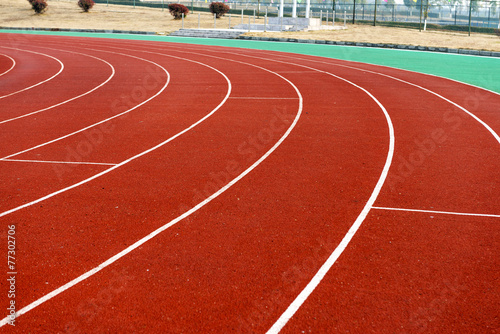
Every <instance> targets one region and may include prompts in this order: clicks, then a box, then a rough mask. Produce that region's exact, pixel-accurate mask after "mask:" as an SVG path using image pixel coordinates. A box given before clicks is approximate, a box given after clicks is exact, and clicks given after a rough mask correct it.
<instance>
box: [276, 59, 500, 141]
mask: <svg viewBox="0 0 500 334" xmlns="http://www.w3.org/2000/svg"><path fill="white" fill-rule="evenodd" d="M283 57H284V58H291V59H294V60H303V61H308V62H309V61H310V62H314V63H320V64H325V65H332V66H339V67H345V68H349V69H353V70H357V71H362V72H366V73H372V74H377V75H380V76H384V77H387V78H390V79H393V80H396V81H399V82H402V83H405V84H408V85H411V86H414V87H417V88H419V89H421V90H424V91H426V92H428V93H430V94H432V95H435V96H437V97H438V98H440V99H442V100H444V101H446V102H448V103H450V104H452V105H454V106H455V107H457V108H459V109H461V110H462V111H463V112H465V113H466V114H468V115H469V116H471V117H472V118H474V119H475V120H476V121H477V122H479V123H480V124H481V125H482V126H484V127H485V128H486V130H488V131H489V132H490V133H491V134H492V135H493V137H494V138H495V139H496V141H497V142H498V143H499V144H500V136H499V135H498V134H497V133H496V132H495V131H494V130H493V129H492V128H491V127H490V126H489V125H488V124H486V123H485V122H484V121H483V120H481V119H480V118H479V117H477V116H476V115H474V114H473V113H471V112H470V111H468V110H467V109H465V108H464V107H462V106H461V105H459V104H458V103H455V102H453V101H451V100H449V99H447V98H446V97H444V96H442V95H440V94H438V93H436V92H434V91H432V90H430V89H427V88H425V87H422V86H419V85H417V84H414V83H412V82H409V81H406V80H403V79H400V78H396V77H393V76H391V75H388V74H384V73H380V72H375V71H371V70H367V69H361V68H357V67H353V66H348V65H342V64H337V63H334V62H324V61H320V60H312V59H306V58H297V57H290V56H283ZM378 66H380V65H378ZM398 70H400V71H407V70H403V69H398ZM408 72H413V71H408ZM413 73H418V74H423V75H429V76H434V77H438V76H435V75H432V74H426V73H419V72H413ZM439 78H441V77H439ZM445 79H448V78H445ZM448 80H450V81H454V82H458V83H461V84H465V85H469V86H472V87H476V88H478V89H483V90H485V91H488V92H491V93H495V94H497V95H498V94H499V93H496V92H493V91H491V90H488V89H485V88H481V87H477V86H474V85H470V84H466V83H463V82H460V81H456V80H452V79H448Z"/></svg>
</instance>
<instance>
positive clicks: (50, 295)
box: [0, 55, 303, 327]
mask: <svg viewBox="0 0 500 334" xmlns="http://www.w3.org/2000/svg"><path fill="white" fill-rule="evenodd" d="M164 56H169V55H164ZM169 57H172V56H169ZM175 58H177V57H175ZM189 61H192V60H189ZM193 62H195V63H199V62H197V61H193ZM235 62H237V63H242V64H246V65H250V66H253V67H256V68H259V69H262V70H264V71H267V72H269V73H272V74H275V75H277V76H278V77H280V78H282V79H283V80H284V81H286V82H288V83H289V84H290V85H291V86H292V87H293V88H294V90H295V92H296V93H297V95H298V97H299V107H298V111H297V115H296V116H295V119H294V121H293V122H292V124H291V125H290V127H289V128H288V129H287V131H286V132H285V134H284V135H283V136H282V137H281V138H280V139H279V140H278V141H277V142H276V143H275V144H274V146H273V147H271V149H269V150H268V151H267V152H266V153H265V154H264V155H262V156H261V157H260V158H259V160H257V161H256V162H254V163H253V164H252V165H251V166H250V167H248V168H247V169H246V170H245V171H243V172H242V173H241V174H240V175H238V176H237V177H236V178H234V179H233V180H231V181H230V182H229V183H228V184H226V185H225V186H224V187H222V188H221V189H219V190H218V191H217V192H215V193H213V194H212V195H211V196H210V197H208V198H206V199H205V200H203V201H202V202H200V203H198V204H197V205H196V206H194V207H193V208H191V209H190V210H188V211H186V212H185V213H183V214H182V215H180V216H178V217H177V218H175V219H173V220H172V221H170V222H169V223H167V224H165V225H163V226H161V227H160V228H158V229H156V230H155V231H153V232H151V233H150V234H148V235H147V236H145V237H143V238H142V239H140V240H138V241H136V242H135V243H134V244H132V245H130V246H129V247H127V248H126V249H124V250H123V251H121V252H119V253H118V254H116V255H114V256H113V257H111V258H109V259H108V260H106V261H104V262H103V263H101V264H100V265H98V266H97V267H95V268H93V269H92V270H90V271H87V272H86V273H84V274H82V275H80V276H79V277H77V278H75V279H73V280H72V281H70V282H68V283H66V284H65V285H63V286H61V287H59V288H58V289H56V290H53V291H52V292H50V293H48V294H47V295H45V296H43V297H41V298H39V299H38V300H36V301H34V302H32V303H31V304H29V305H27V306H25V307H24V308H22V309H20V310H19V311H18V312H16V317H18V316H20V315H22V314H25V313H26V312H29V311H30V310H32V309H33V308H35V307H37V306H39V305H40V304H42V303H44V302H46V301H48V300H50V299H52V298H53V297H55V296H57V295H58V294H60V293H62V292H63V291H65V290H67V289H69V288H71V287H73V286H74V285H76V284H78V283H80V282H82V281H84V280H85V279H87V278H89V277H91V276H92V275H94V274H96V273H98V272H99V271H101V270H102V269H104V268H106V267H107V266H109V265H111V264H112V263H114V262H116V261H117V260H119V259H120V258H122V257H124V256H125V255H127V254H128V253H130V252H131V251H133V250H135V249H137V248H138V247H140V246H141V245H143V244H144V243H146V242H147V241H149V240H151V239H152V238H154V237H155V236H157V235H158V234H160V233H161V232H163V231H165V230H167V229H168V228H170V227H171V226H173V225H175V224H176V223H178V222H179V221H181V220H183V219H184V218H186V217H188V216H190V215H191V214H193V213H194V212H196V211H198V210H199V209H200V208H202V207H203V206H205V205H206V204H208V203H209V202H211V201H212V200H213V199H215V198H217V197H218V196H219V195H220V194H222V193H223V192H225V191H226V190H227V189H229V188H230V187H232V186H233V185H234V184H235V183H237V182H238V181H239V180H241V179H242V178H243V177H245V176H246V175H247V174H248V173H250V172H251V171H252V170H253V169H255V168H256V167H257V166H258V165H260V164H261V163H262V162H263V161H264V160H265V159H266V158H267V157H268V156H269V155H271V154H272V153H273V152H274V151H275V150H276V149H277V148H278V147H279V146H280V145H281V144H282V143H283V141H284V140H285V139H286V138H287V137H288V135H289V134H290V133H291V132H292V130H293V128H294V127H295V125H296V124H297V122H298V120H299V118H300V116H301V114H302V106H303V99H302V95H301V94H300V91H299V90H298V88H297V87H296V86H295V85H294V84H293V83H292V82H291V81H289V80H288V79H286V78H284V77H283V76H281V75H279V74H277V73H275V72H273V71H270V70H268V69H266V68H263V67H260V66H256V65H252V64H247V63H244V62H238V61H235ZM199 64H202V63H199ZM202 65H204V66H207V67H210V68H212V69H214V70H215V71H217V72H218V73H220V74H221V75H222V76H224V78H225V79H226V81H227V83H228V92H227V94H226V96H225V98H224V100H223V101H222V102H221V103H220V104H219V105H218V106H217V107H216V108H215V109H214V110H212V111H211V112H210V113H209V114H207V115H206V116H205V117H203V118H202V119H200V120H199V121H198V122H196V123H194V124H193V125H191V126H190V127H189V128H187V129H185V130H183V131H182V132H179V133H178V134H176V135H175V136H173V137H171V138H169V139H168V140H166V141H164V142H163V143H161V144H159V145H157V146H155V147H153V148H151V149H149V150H147V151H144V152H142V153H140V154H139V155H136V156H134V157H132V158H130V159H128V160H126V161H124V162H122V163H120V164H119V165H117V166H115V167H112V168H110V169H108V170H107V171H104V172H102V173H99V174H98V175H96V176H94V177H92V178H90V179H95V178H97V177H99V176H101V175H102V174H104V173H107V172H109V171H111V170H114V169H116V168H118V167H120V166H122V165H124V164H125V163H128V162H130V161H132V160H134V159H136V158H138V157H140V156H143V155H145V154H147V153H149V152H151V151H153V150H155V149H157V148H159V147H161V146H163V145H165V144H167V143H168V142H170V141H172V140H174V139H175V138H177V137H179V136H180V135H182V134H184V133H185V132H187V131H189V130H191V129H192V128H194V127H195V126H197V125H198V124H200V123H202V122H203V121H205V120H206V119H207V118H209V117H210V116H212V115H213V114H214V113H215V112H216V111H217V110H218V109H220V107H222V105H223V104H225V103H226V101H227V100H228V98H229V95H230V94H231V90H232V86H231V81H230V80H229V78H227V76H226V75H225V74H224V73H222V72H221V71H219V70H217V69H215V68H213V67H211V66H209V65H206V64H202ZM90 179H88V181H90ZM88 181H87V180H85V181H82V182H80V183H79V184H78V185H80V184H83V183H84V182H85V183H86V182H88ZM76 186H77V185H75V186H72V188H74V187H76ZM68 188H69V187H68ZM68 190H69V189H68ZM51 197H52V196H51ZM33 204H35V203H33ZM1 216H2V214H0V217H1ZM7 322H8V318H7V317H6V318H4V319H3V320H2V321H0V327H1V326H4V325H5V324H7Z"/></svg>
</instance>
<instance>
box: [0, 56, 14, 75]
mask: <svg viewBox="0 0 500 334" xmlns="http://www.w3.org/2000/svg"><path fill="white" fill-rule="evenodd" d="M0 57H2V61H0V77H1V76H3V75H5V74H7V73H9V72H10V71H12V69H13V68H14V67H16V61H15V60H14V59H13V58H12V57H9V56H7V55H4V54H0ZM5 58H7V59H8V60H7V61H5ZM2 71H3V72H2Z"/></svg>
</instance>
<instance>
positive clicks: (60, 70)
mask: <svg viewBox="0 0 500 334" xmlns="http://www.w3.org/2000/svg"><path fill="white" fill-rule="evenodd" d="M0 48H5V49H11V50H17V51H24V52H29V53H34V54H38V55H42V56H45V57H48V58H52V59H54V60H55V61H57V62H58V63H59V64H60V65H61V68H60V69H59V72H57V73H56V74H54V75H53V76H51V77H50V78H48V79H46V80H43V81H40V82H38V83H36V84H34V85H32V86H29V87H26V88H24V89H21V90H18V91H16V92H13V93H10V94H7V95H3V96H0V99H4V98H6V97H9V96H12V95H15V94H18V93H21V92H25V91H27V90H29V89H32V88H35V87H37V86H40V85H42V84H44V83H46V82H48V81H50V80H52V79H54V78H55V77H57V76H58V75H59V74H61V72H62V71H63V70H64V64H63V63H62V62H61V61H60V60H59V59H57V58H56V57H52V56H51V55H48V54H45V53H40V52H35V51H30V50H23V49H17V48H10V47H7V46H0Z"/></svg>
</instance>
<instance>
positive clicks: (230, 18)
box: [228, 14, 231, 29]
mask: <svg viewBox="0 0 500 334" xmlns="http://www.w3.org/2000/svg"><path fill="white" fill-rule="evenodd" d="M228 29H231V14H229V28H228Z"/></svg>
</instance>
